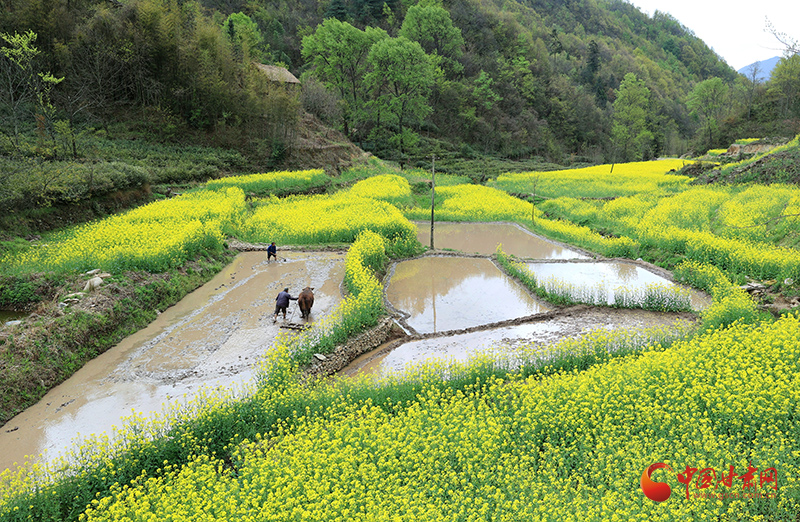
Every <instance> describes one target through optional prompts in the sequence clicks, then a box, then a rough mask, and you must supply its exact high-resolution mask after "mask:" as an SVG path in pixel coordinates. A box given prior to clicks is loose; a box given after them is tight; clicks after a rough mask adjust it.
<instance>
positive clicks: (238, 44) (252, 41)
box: [222, 13, 268, 62]
mask: <svg viewBox="0 0 800 522" xmlns="http://www.w3.org/2000/svg"><path fill="white" fill-rule="evenodd" d="M222 30H223V32H224V33H225V34H226V35H228V39H229V40H230V42H231V45H232V46H233V50H234V53H235V54H236V56H237V58H239V59H240V60H242V61H250V60H255V61H257V62H261V61H263V60H264V57H265V56H266V54H267V51H268V48H265V45H264V37H263V35H262V34H261V31H260V30H259V29H258V24H256V23H255V22H254V21H253V20H252V19H251V18H250V17H249V16H247V15H246V14H244V13H232V14H231V15H230V16H228V18H227V19H226V20H225V22H224V23H223V24H222ZM266 47H268V46H266Z"/></svg>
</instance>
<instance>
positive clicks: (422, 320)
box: [0, 223, 694, 472]
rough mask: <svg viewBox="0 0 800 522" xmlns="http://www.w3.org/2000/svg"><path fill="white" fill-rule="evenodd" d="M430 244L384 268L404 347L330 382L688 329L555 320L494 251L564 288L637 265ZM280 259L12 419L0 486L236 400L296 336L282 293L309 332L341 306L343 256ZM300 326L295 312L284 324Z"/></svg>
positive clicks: (246, 273) (622, 275) (173, 314)
mask: <svg viewBox="0 0 800 522" xmlns="http://www.w3.org/2000/svg"><path fill="white" fill-rule="evenodd" d="M418 227H419V230H420V232H419V236H418V237H419V239H420V241H421V242H422V244H428V243H427V242H426V241H425V239H426V238H425V233H426V232H427V233H429V232H430V226H429V224H428V225H427V228H426V226H425V225H422V224H420V225H418ZM435 234H436V237H435V239H436V246H437V248H438V249H452V250H459V251H461V252H464V253H463V254H461V253H458V252H442V251H441V250H438V251H436V252H433V253H431V254H429V255H426V256H423V257H419V258H415V259H408V260H402V261H399V262H396V263H393V264H392V265H391V266H390V267H389V270H388V272H387V275H386V277H385V279H384V285H385V287H384V288H385V294H384V297H385V303H386V305H387V308H388V310H389V311H390V313H391V314H392V317H393V319H394V321H395V322H396V323H397V324H398V325H400V327H401V329H402V330H404V331H405V334H406V335H407V336H408V337H407V338H406V341H407V342H403V341H394V342H392V343H389V344H387V345H383V346H380V347H377V348H375V349H372V350H371V351H369V352H368V353H365V354H364V355H362V356H361V357H359V358H358V359H356V360H354V361H352V362H351V361H348V360H342V361H337V366H336V369H341V368H343V367H344V366H346V365H347V363H348V362H350V363H351V364H350V365H349V366H347V368H345V369H344V370H343V371H341V372H340V375H342V376H348V375H357V374H360V373H387V372H399V371H402V370H403V369H404V368H405V367H406V366H407V365H409V364H411V365H415V364H419V363H421V362H424V361H427V360H429V359H439V358H452V359H456V360H461V361H463V360H466V359H468V358H469V357H471V356H473V355H475V354H477V353H480V352H485V351H487V350H489V351H492V352H494V353H495V354H496V355H497V356H498V357H502V358H503V359H504V360H507V361H511V364H512V365H513V361H514V359H515V358H519V357H520V356H521V355H522V354H524V353H528V352H529V351H530V350H539V349H540V348H544V347H545V346H546V345H548V344H550V343H553V342H557V341H558V340H560V339H564V338H568V337H576V336H581V335H584V334H586V333H588V332H590V331H593V330H596V329H607V330H614V329H626V330H629V329H635V328H640V327H650V326H662V325H669V324H673V323H676V322H677V321H682V320H687V319H689V320H691V319H693V318H694V316H693V315H691V314H666V313H655V312H644V311H641V310H619V309H613V308H606V307H590V306H578V307H570V308H567V309H563V308H559V307H556V306H553V305H551V304H549V303H546V302H544V301H542V300H541V299H539V298H538V297H536V296H534V295H533V294H531V293H530V292H529V291H528V290H527V289H526V288H525V287H524V286H522V285H521V284H520V283H519V282H518V281H516V280H515V279H513V278H511V277H509V276H508V275H507V274H505V273H504V272H503V271H502V270H500V268H499V267H498V266H497V265H496V264H495V263H494V261H493V260H492V259H491V256H492V254H494V253H495V252H496V248H497V244H498V243H502V245H503V250H504V251H505V252H507V253H510V254H514V255H516V256H518V257H520V258H523V259H526V260H527V261H528V262H531V263H533V261H534V260H535V261H537V262H538V265H539V266H538V267H537V270H538V269H544V267H545V266H546V265H547V264H548V263H549V264H552V265H558V268H548V269H552V270H553V274H556V275H559V276H564V277H565V278H567V279H568V280H569V281H571V282H573V283H577V282H579V281H585V282H587V284H589V283H591V284H596V283H597V282H598V281H600V280H603V281H607V284H609V285H611V286H613V285H615V284H616V282H618V281H623V282H626V284H629V283H630V282H631V281H632V280H634V279H636V280H649V278H650V277H651V276H654V275H658V276H660V277H664V276H666V277H669V276H668V274H656V272H657V271H655V270H648V269H647V268H646V267H645V266H643V265H642V264H639V265H634V266H633V267H631V266H626V263H627V262H620V263H619V264H614V263H610V262H608V260H603V261H597V260H595V259H593V256H592V255H591V254H590V253H588V252H584V251H581V250H579V249H574V250H573V249H571V248H568V247H567V246H566V245H563V244H560V243H557V242H552V241H548V240H546V239H544V238H541V237H538V236H536V235H534V234H531V233H530V232H528V231H526V230H524V229H523V228H522V227H520V226H518V225H514V224H501V223H491V224H487V223H477V224H465V223H437V224H436V232H435ZM427 241H428V242H429V237H428V238H427ZM279 257H280V261H279V262H272V263H267V261H266V255H265V253H264V252H246V253H243V254H240V255H239V256H237V258H236V259H235V260H234V262H233V263H232V264H231V265H229V266H228V267H226V269H224V270H223V271H222V272H220V273H219V274H217V276H216V277H215V278H214V279H212V280H211V281H210V282H209V283H207V284H206V285H204V286H202V287H200V288H199V289H198V290H196V291H195V292H193V293H192V294H189V295H188V296H186V297H185V298H184V299H183V300H182V301H181V302H180V303H178V304H176V305H175V306H173V307H171V308H169V309H167V310H165V311H164V312H163V313H162V314H161V315H160V316H159V317H158V318H157V319H156V320H155V321H154V322H153V323H151V324H150V325H149V326H148V327H146V328H145V329H143V330H141V331H139V332H137V333H136V334H134V335H132V336H130V337H128V338H126V339H124V340H123V341H122V342H120V343H119V344H118V345H117V346H115V347H114V348H112V349H110V350H109V351H107V352H106V353H104V354H102V355H101V356H99V357H97V358H96V359H94V360H93V361H91V362H89V363H88V364H87V365H86V366H84V367H83V368H82V369H81V370H79V371H78V372H77V373H76V374H75V375H73V376H72V377H71V378H70V379H69V380H67V381H66V382H64V383H63V384H61V385H60V386H58V387H56V388H54V389H53V390H51V391H50V392H49V393H48V394H47V395H46V396H45V397H44V398H43V399H42V400H41V401H40V402H39V403H37V404H36V405H34V406H32V407H31V408H28V409H27V410H25V411H24V412H22V413H21V414H19V415H18V416H16V417H15V418H13V419H11V420H10V421H9V422H8V423H6V424H5V425H4V426H3V427H2V428H1V429H0V448H2V451H0V472H2V470H4V469H6V468H9V467H14V463H15V462H19V463H21V462H23V461H24V460H26V459H25V457H26V456H27V455H39V454H41V453H42V452H46V454H45V455H44V456H43V457H39V459H40V460H51V459H52V458H53V457H55V456H57V455H58V454H60V453H62V452H63V451H65V450H67V449H69V448H70V447H72V441H74V440H76V439H78V438H79V437H80V435H81V434H83V435H88V434H96V435H101V434H103V433H108V434H110V432H111V431H112V427H113V426H115V425H116V426H120V425H121V424H122V419H124V418H125V417H128V416H130V415H131V414H132V412H135V413H136V414H137V415H144V416H148V415H151V414H155V413H158V412H161V411H162V410H163V409H164V408H165V407H169V406H170V405H173V404H182V403H184V402H186V401H188V400H190V399H191V398H192V397H194V396H196V395H197V394H198V393H199V392H200V390H202V389H204V388H205V387H215V386H224V387H228V388H234V389H238V388H241V389H245V388H246V387H247V385H248V383H250V382H251V381H252V379H253V377H254V374H255V371H256V368H257V364H258V360H259V358H260V357H261V356H262V355H263V354H264V353H265V352H266V351H268V350H270V349H271V348H272V347H273V346H274V345H275V338H276V336H277V335H278V334H279V333H284V334H286V335H299V334H297V333H295V332H294V331H293V330H286V329H282V328H281V325H282V324H283V322H282V321H281V320H280V319H279V320H278V322H277V323H273V320H272V314H273V311H274V307H275V297H276V295H277V294H278V292H279V291H281V290H282V289H283V288H284V287H286V286H288V287H289V289H290V292H291V293H292V295H294V296H296V295H297V294H298V293H299V291H300V290H301V289H302V288H304V287H306V286H311V287H314V288H315V290H314V293H315V303H314V308H313V310H312V314H311V318H310V322H312V323H313V322H314V321H317V320H319V319H322V318H324V317H325V316H326V314H328V313H330V312H331V311H332V310H333V309H334V308H335V307H336V306H337V305H338V304H339V303H340V302H341V300H342V281H343V278H344V272H345V253H344V252H330V251H325V252H300V251H296V252H289V251H283V252H280V253H279ZM545 262H546V263H545ZM640 269H641V272H640ZM300 321H301V319H300V313H299V311H297V310H296V304H295V303H294V302H292V303H291V305H290V308H289V312H288V313H287V322H295V323H299V322H300ZM382 339H385V337H384V338H382ZM378 342H381V341H377V342H376V344H377V343H378ZM369 348H373V345H370V346H369ZM362 351H363V350H362ZM359 353H360V352H359ZM334 371H335V370H334Z"/></svg>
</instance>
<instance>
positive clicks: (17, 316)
mask: <svg viewBox="0 0 800 522" xmlns="http://www.w3.org/2000/svg"><path fill="white" fill-rule="evenodd" d="M27 316H28V314H26V313H24V312H9V311H7V310H0V328H2V327H3V326H4V325H5V324H6V323H7V322H9V321H19V320H21V319H24V318H25V317H27Z"/></svg>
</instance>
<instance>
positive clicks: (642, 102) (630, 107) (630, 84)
mask: <svg viewBox="0 0 800 522" xmlns="http://www.w3.org/2000/svg"><path fill="white" fill-rule="evenodd" d="M616 95H617V98H616V100H614V116H613V120H612V124H611V139H612V140H613V141H614V146H615V148H616V151H617V152H618V155H619V156H618V158H619V159H621V160H622V161H635V160H641V159H645V158H646V156H649V154H650V153H651V152H652V145H653V133H652V132H651V131H650V130H649V128H648V118H649V117H650V89H648V88H647V87H646V86H645V84H644V81H643V80H640V79H639V78H637V77H636V75H635V74H634V73H628V74H626V75H625V78H624V79H623V80H622V83H620V84H619V89H617V91H616ZM614 159H615V160H616V159H617V158H614Z"/></svg>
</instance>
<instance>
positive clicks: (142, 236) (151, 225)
mask: <svg viewBox="0 0 800 522" xmlns="http://www.w3.org/2000/svg"><path fill="white" fill-rule="evenodd" d="M243 210H244V193H243V192H242V191H241V189H237V188H230V189H226V190H224V191H219V192H196V193H191V194H186V195H183V196H180V197H178V198H173V199H168V200H164V201H158V202H155V203H150V204H148V205H144V206H142V207H139V208H137V209H135V210H132V211H130V212H126V213H124V214H120V215H117V216H113V217H110V218H107V219H104V220H102V221H99V222H96V223H89V224H86V225H82V226H79V227H76V228H75V229H73V230H71V231H69V232H66V233H64V234H61V235H60V236H57V237H56V238H55V239H53V240H52V241H50V242H48V244H46V245H44V246H42V247H41V248H38V249H31V250H27V251H25V252H24V253H22V254H20V255H18V256H15V257H11V258H6V259H4V260H3V262H4V263H8V264H9V265H11V266H16V267H25V266H37V267H41V268H42V269H52V270H65V269H75V270H85V269H90V268H102V269H105V270H112V271H119V270H130V269H140V270H150V271H160V270H166V269H167V268H170V267H174V266H178V265H180V264H182V263H183V262H185V261H186V260H187V259H189V258H191V257H192V256H194V255H196V254H197V253H198V252H200V251H201V250H203V249H205V250H210V251H213V250H219V249H220V248H222V244H223V242H224V240H225V235H224V233H223V227H224V226H226V224H227V223H229V222H231V221H234V220H235V219H238V216H239V215H240V214H241V213H242V212H243Z"/></svg>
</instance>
